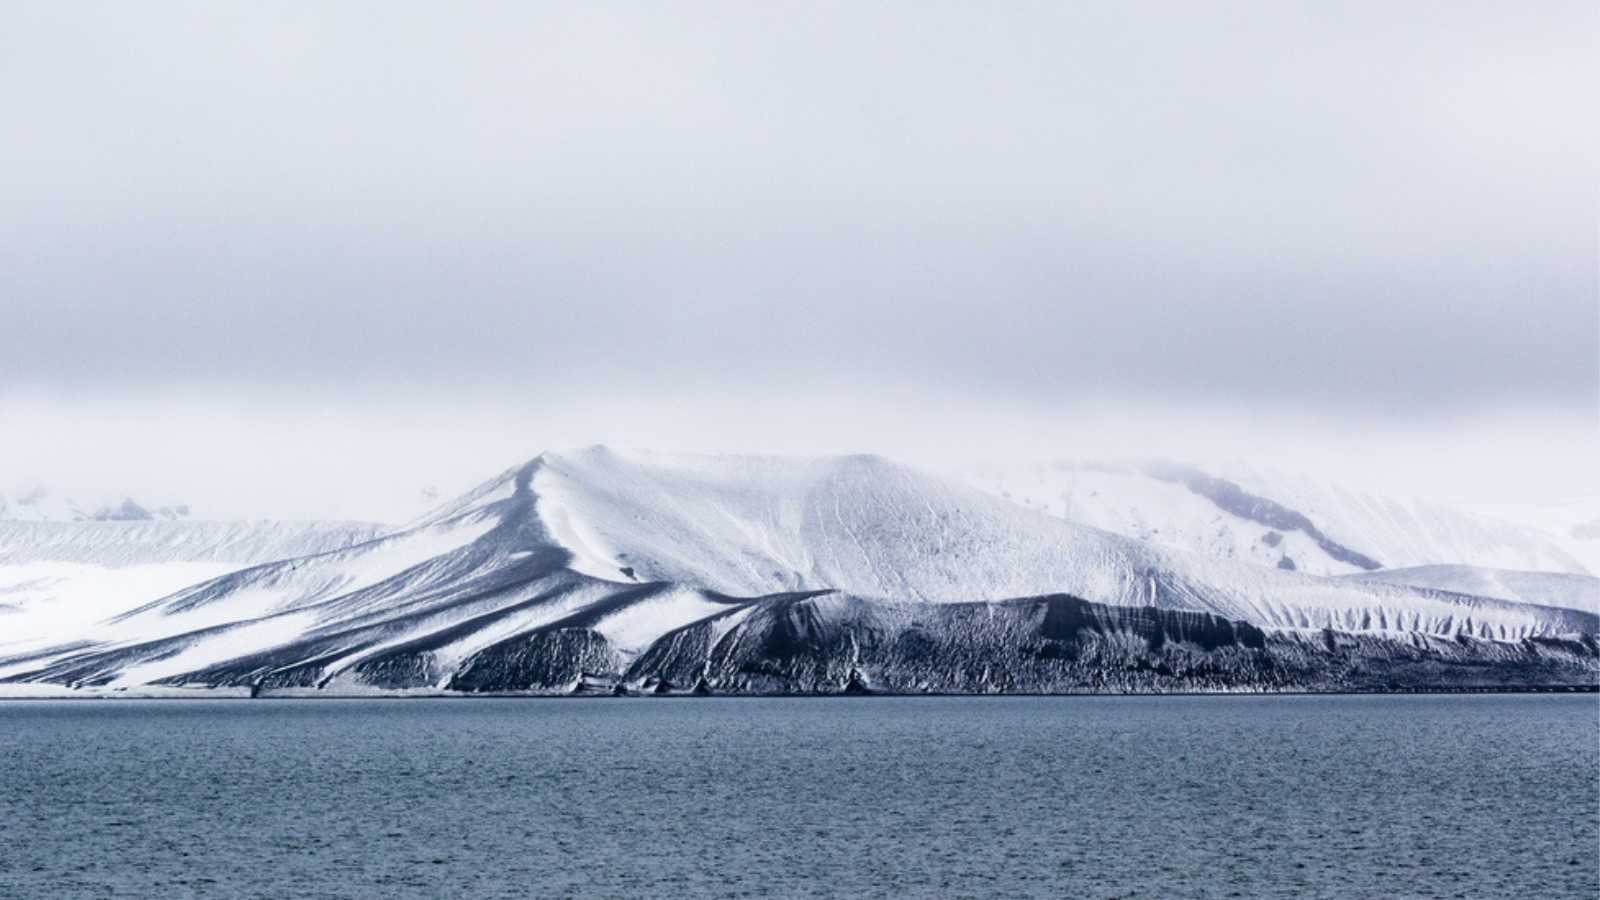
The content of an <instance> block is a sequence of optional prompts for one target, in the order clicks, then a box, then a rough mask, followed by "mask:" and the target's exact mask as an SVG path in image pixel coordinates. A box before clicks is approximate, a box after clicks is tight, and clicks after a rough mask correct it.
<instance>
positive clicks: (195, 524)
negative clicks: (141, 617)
mask: <svg viewBox="0 0 1600 900" xmlns="http://www.w3.org/2000/svg"><path fill="white" fill-rule="evenodd" d="M388 530H389V528H388V526H382V525H375V524H371V523H365V522H203V521H194V520H178V521H171V520H163V519H125V520H117V519H81V520H44V521H40V520H34V521H5V520H0V645H4V644H7V643H12V642H15V641H19V640H24V639H33V638H39V637H44V636H48V635H52V634H54V635H61V634H72V633H75V632H76V631H77V630H78V629H81V628H82V627H84V626H85V625H86V624H87V623H90V622H93V621H96V620H98V619H101V618H104V617H106V616H109V615H113V614H115V613H119V612H123V611H125V610H128V609H131V608H132V607H134V606H137V605H138V604H140V603H144V602H147V601H149V600H153V599H155V598H157V597H162V596H165V595H167V594H170V593H172V592H173V591H176V590H179V589H181V588H184V587H187V586H188V585H192V584H195V583H197V582H201V581H204V580H206V579H209V578H215V577H216V576H218V575H222V574H225V573H227V572H232V571H234V570H236V569H239V568H240V567H243V566H249V565H254V564H257V563H262V562H268V561H271V560H275V559H285V558H289V557H298V556H306V555H311V554H316V553H322V552H326V551H328V550H333V549H337V548H340V547H348V546H351V545H353V544H359V543H361V542H363V541H368V540H371V539H373V538H375V537H377V536H379V535H380V534H383V533H384V532H386V531H388Z"/></svg>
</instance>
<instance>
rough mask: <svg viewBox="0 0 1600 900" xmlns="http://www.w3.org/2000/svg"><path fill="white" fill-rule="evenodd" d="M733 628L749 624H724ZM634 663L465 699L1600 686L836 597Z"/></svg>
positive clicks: (1043, 611) (1165, 623)
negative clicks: (588, 683)
mask: <svg viewBox="0 0 1600 900" xmlns="http://www.w3.org/2000/svg"><path fill="white" fill-rule="evenodd" d="M733 617H737V618H738V619H739V621H738V622H737V623H736V624H732V625H731V626H730V625H729V624H728V622H726V621H724V620H726V619H729V618H733ZM621 662H622V657H621V656H620V655H618V654H616V653H615V652H614V651H613V650H612V649H611V648H610V647H609V646H608V645H607V644H606V642H605V641H604V639H603V638H601V637H600V636H598V635H596V634H593V633H592V632H587V631H582V630H573V629H565V630H557V631H552V632H549V633H546V634H543V635H538V636H531V637H528V638H517V639H515V640H512V641H507V642H505V643H503V644H501V645H496V646H494V647H490V648H487V649H485V650H484V651H482V652H481V653H480V654H479V655H478V656H476V657H474V658H473V659H472V660H469V661H468V663H467V664H466V665H465V666H464V667H463V670H462V673H461V674H460V675H458V676H457V677H456V678H455V679H453V680H452V681H451V683H450V686H451V687H452V688H454V689H458V690H468V691H527V690H533V691H548V692H557V691H563V690H566V689H567V687H568V686H569V685H571V684H572V683H573V682H574V680H575V679H578V678H580V677H582V676H584V675H590V676H595V677H606V676H609V677H613V678H615V679H617V680H618V681H620V682H621V683H624V684H629V685H635V686H637V687H638V689H640V690H642V691H647V692H654V693H662V692H667V691H668V690H669V689H667V688H662V687H661V686H662V685H673V684H678V685H690V684H693V685H695V688H694V690H695V692H699V693H705V692H716V693H763V694H765V693H788V694H793V693H868V692H886V693H922V692H950V693H994V692H1026V693H1062V692H1079V691H1196V690H1208V691H1218V690H1224V691H1225V690H1390V689H1405V688H1414V687H1426V688H1471V687H1485V688H1492V687H1497V686H1504V685H1512V684H1524V685H1565V684H1572V685H1585V684H1593V683H1594V682H1595V680H1596V677H1597V673H1600V648H1597V646H1596V644H1595V642H1594V641H1593V640H1592V639H1580V640H1571V641H1562V640H1556V639H1549V640H1542V641H1541V640H1529V641H1524V642H1522V643H1520V644H1512V645H1508V644H1501V643H1496V642H1490V641H1479V640H1475V639H1472V638H1460V639H1456V640H1442V639H1424V638H1420V637H1418V638H1416V639H1413V640H1411V641H1398V640H1388V639H1381V638H1375V637H1368V636H1354V635H1349V634H1344V633H1339V632H1332V631H1322V632H1318V633H1315V634H1312V635H1309V636H1304V635H1289V636H1286V635H1275V634H1268V633H1266V632H1264V631H1262V630H1261V629H1259V628H1256V627H1255V626H1252V625H1249V624H1247V623H1243V622H1232V621H1228V620H1226V619H1223V618H1220V617H1217V616H1213V615H1209V614H1206V613H1191V612H1181V611H1172V610H1161V609H1156V608H1154V607H1111V606H1104V605H1100V604H1094V603H1088V602H1086V601H1083V600H1079V599H1077V598H1074V597H1069V596H1065V595H1056V596H1049V597H1039V598H1029V599H1023V600H1014V601H1006V602H1002V603H962V604H945V605H937V606H934V605H928V604H910V603H907V604H893V603H878V602H872V601H868V600H863V599H860V598H857V597H850V596H844V595H836V594H830V595H821V596H818V595H794V596H786V597H778V598H771V599H767V600H764V601H761V602H760V603H759V604H757V605H756V607H755V608H753V609H741V610H740V611H738V612H735V613H729V614H727V615H725V616H722V617H717V618H714V619H711V620H707V621H704V622H699V623H695V624H693V625H690V626H688V627H685V628H682V629H679V630H678V631H676V632H674V633H672V634H669V635H666V636H664V637H663V638H662V639H661V640H659V641H657V642H656V643H655V644H654V645H653V646H651V647H650V648H649V649H648V650H647V651H646V652H644V653H643V654H641V655H639V656H638V657H637V658H635V659H634V660H633V661H632V663H631V664H629V665H627V666H626V667H625V668H624V667H622V666H621V665H620V663H621ZM608 665H609V666H610V668H607V666H608Z"/></svg>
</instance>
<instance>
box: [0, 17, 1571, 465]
mask: <svg viewBox="0 0 1600 900" xmlns="http://www.w3.org/2000/svg"><path fill="white" fill-rule="evenodd" d="M6 20H7V21H6V27H5V28H3V29H0V107H3V108H5V109H6V110H7V115H6V116H5V117H4V119H3V121H0V197H4V198H5V200H4V203H0V309H3V313H4V314H3V318H0V321H3V323H4V327H3V329H0V387H3V388H7V389H12V390H35V389H37V390H42V391H45V392H46V393H47V394H48V395H49V396H54V397H57V398H58V399H57V400H56V401H55V402H56V403H57V407H56V409H57V411H58V412H60V413H61V414H63V415H70V414H71V411H72V410H74V409H81V410H83V413H82V414H83V415H88V414H89V410H90V409H91V408H94V409H101V408H103V407H104V406H105V405H106V403H107V402H109V400H108V399H105V398H110V397H111V396H113V395H115V396H117V397H126V398H133V399H130V400H128V402H131V403H133V404H135V406H139V405H141V404H145V405H148V406H149V407H150V408H151V409H152V410H155V409H157V408H162V409H169V408H170V406H171V404H172V403H175V402H179V401H177V400H175V399H174V398H177V397H180V396H181V397H192V396H197V395H199V394H204V395H205V396H210V397H218V396H224V397H225V396H235V397H240V398H244V397H265V396H271V397H275V398H277V397H285V396H289V397H292V396H294V395H295V394H296V392H305V393H308V394H309V393H312V392H314V393H315V395H316V396H317V397H318V399H319V402H325V403H328V404H333V405H335V406H337V405H340V404H342V405H343V406H344V407H345V408H350V409H355V408H358V407H359V406H360V405H361V403H362V402H363V401H362V397H363V395H364V392H370V391H373V390H378V389H386V390H389V391H391V392H394V391H402V390H404V389H405V386H418V387H419V388H426V390H419V392H417V393H416V394H415V395H414V396H415V397H416V398H417V399H416V402H418V403H421V402H424V400H423V398H424V397H426V398H430V399H428V400H427V402H435V403H443V404H447V405H448V404H449V403H450V402H451V401H450V400H449V399H440V398H449V397H451V396H456V397H459V396H461V395H462V394H470V395H473V396H475V397H477V398H478V399H479V400H480V401H481V402H485V403H487V402H490V401H489V400H488V398H507V399H505V402H504V405H503V406H499V407H496V409H495V412H493V413H490V414H486V415H491V416H497V417H500V418H512V419H515V418H516V417H519V416H520V417H523V418H524V419H527V420H529V422H530V424H529V426H528V427H529V429H530V431H531V432H532V433H537V432H538V428H537V427H536V426H537V419H538V418H539V417H540V416H541V415H544V416H553V415H556V413H555V412H554V411H555V410H558V409H566V408H569V407H572V406H575V405H578V404H579V401H577V400H574V399H572V398H573V397H576V396H579V395H582V396H593V395H606V394H608V393H610V394H615V393H622V394H626V395H627V396H629V397H630V398H632V399H633V400H635V401H636V402H637V404H638V406H639V407H640V408H658V407H660V406H662V405H663V404H670V403H672V402H673V398H674V397H677V396H682V395H683V394H684V393H685V392H695V391H702V390H704V389H705V388H706V386H707V385H708V384H709V385H716V384H718V383H722V384H728V385H737V386H738V387H739V389H740V390H741V391H747V392H750V393H751V394H752V395H757V396H759V395H762V394H763V393H764V394H765V395H766V396H767V397H768V398H770V403H772V404H775V405H778V406H780V407H781V406H782V405H783V404H786V403H788V404H795V405H797V406H800V405H810V406H819V405H821V404H823V403H825V398H826V397H831V396H834V395H833V394H832V393H829V392H826V391H816V390H814V389H813V388H812V387H809V386H814V385H817V384H827V385H831V386H835V387H837V386H839V385H846V386H852V387H853V389H854V390H856V391H859V392H862V393H866V394H869V395H874V394H882V393H886V392H900V393H896V394H895V396H914V397H921V398H924V399H925V401H926V402H927V403H928V407H927V408H926V410H925V413H926V414H925V415H924V416H923V418H931V417H939V416H947V415H950V414H951V413H952V411H953V410H955V409H957V408H958V407H957V406H954V405H944V406H941V405H940V403H939V401H938V399H937V398H939V397H941V396H949V395H956V394H959V395H960V396H961V397H963V398H968V399H970V400H971V402H970V403H964V404H963V405H961V406H960V407H959V408H960V409H963V410H980V409H983V408H984V407H985V405H986V403H994V402H1001V401H1004V402H1006V403H1008V404H1014V405H1016V406H1017V407H1018V408H1025V409H1027V410H1030V411H1031V412H1030V413H1029V414H1030V415H1035V416H1038V417H1042V418H1043V419H1046V420H1048V419H1049V418H1050V417H1051V415H1052V410H1055V411H1058V412H1057V413H1056V414H1060V415H1064V414H1065V412H1064V411H1065V410H1067V409H1073V408H1078V407H1079V406H1081V405H1082V403H1084V402H1087V401H1092V402H1095V403H1101V404H1104V403H1105V402H1108V401H1107V398H1113V399H1115V400H1118V401H1121V400H1127V401H1128V402H1129V406H1128V408H1129V409H1130V410H1131V409H1134V408H1135V407H1137V408H1140V409H1148V408H1151V407H1155V406H1163V407H1168V408H1178V409H1182V408H1185V407H1195V408H1199V407H1204V408H1206V409H1219V410H1225V411H1228V412H1230V414H1232V415H1233V416H1234V417H1236V418H1237V419H1239V420H1241V421H1242V420H1247V419H1250V418H1252V417H1258V418H1271V417H1275V416H1284V415H1292V416H1298V417H1312V418H1316V417H1321V418H1322V420H1323V421H1325V422H1327V423H1328V426H1329V428H1335V429H1336V428H1337V425H1336V423H1340V422H1342V423H1346V426H1347V427H1354V428H1363V427H1369V426H1371V424H1372V423H1374V422H1378V421H1384V422H1391V423H1393V422H1402V423H1406V424H1407V426H1408V427H1409V426H1415V425H1418V424H1419V423H1420V424H1422V425H1427V424H1428V423H1430V422H1433V423H1437V424H1439V426H1440V427H1441V428H1443V427H1445V426H1446V425H1449V424H1450V423H1453V422H1458V421H1460V420H1462V419H1463V418H1464V417H1465V418H1473V417H1477V418H1478V419H1481V418H1482V417H1484V416H1490V415H1497V414H1499V413H1500V412H1501V411H1504V410H1507V409H1511V410H1517V409H1522V410H1531V411H1536V412H1540V413H1548V414H1550V415H1553V416H1557V417H1561V418H1562V421H1570V420H1574V419H1576V420H1579V421H1584V420H1587V419H1592V416H1593V414H1594V410H1595V409H1596V407H1597V405H1600V371H1597V366H1600V362H1597V361H1600V304H1597V302H1596V296H1597V284H1596V251H1595V246H1594V234H1595V231H1596V206H1595V194H1594V184H1595V180H1594V179H1595V175H1596V171H1595V163H1594V159H1595V154H1594V150H1595V147H1596V141H1595V136H1596V135H1595V128H1596V126H1595V120H1594V117H1593V116H1592V115H1589V114H1587V108H1588V106H1589V105H1590V102H1591V101H1592V97H1589V96H1588V95H1589V94H1590V93H1591V92H1590V90H1589V89H1588V85H1591V84H1593V83H1594V81H1595V80H1596V75H1600V73H1597V72H1596V71H1595V69H1596V64H1595V62H1594V59H1595V56H1594V54H1593V52H1592V51H1593V44H1594V35H1595V33H1596V27H1597V25H1600V13H1597V12H1596V9H1595V7H1594V5H1593V4H1588V3H1572V4H1563V3H1545V4H1537V5H1534V6H1532V7H1515V6H1511V5H1506V4H1472V3H1462V4H1449V5H1443V6H1426V5H1408V6H1401V7H1396V6H1394V5H1392V4H1378V3H1370V4H1366V3H1358V4H1341V5H1340V6H1339V7H1337V8H1334V7H1330V6H1327V5H1326V4H1309V3H1308V4H1298V3H1227V4H1207V5H1204V6H1197V5H1193V4H1182V3H1142V4H1070V5H1064V4H1013V5H1009V6H1007V7H1005V8H1004V9H1003V10H992V9H990V10H985V9H979V8H977V7H974V6H972V5H969V4H948V5H946V4H924V3H880V4H872V5H862V4H762V5H748V4H734V3H726V4H724V3H705V4H693V5H682V4H674V5H670V6H668V5H656V6H641V5H634V4H582V5H578V4H572V5H562V6H552V5H529V4H516V3H504V4H502V3H475V4H467V5H465V6H461V7H456V8H453V9H452V10H449V11H446V10H443V9H441V8H440V7H438V6H434V5H428V4H418V5H412V4H395V3H381V4H339V5H336V6H313V5H293V4H250V5H247V4H212V3H207V4H180V3H174V4H162V5H159V6H142V7H137V6H130V5H126V4H104V5H85V4H73V5H70V6H61V5H59V4H33V3H18V4H12V5H11V6H9V7H8V8H7V12H6ZM907 385H910V386H914V389H913V390H909V393H907V389H906V386H907ZM374 386H379V387H377V388H375V387H374ZM384 386H387V387H386V388H385V387H384ZM50 392H56V393H50ZM563 396H564V397H566V399H564V400H562V399H553V398H560V397H563ZM95 398H102V399H95ZM140 398H142V399H140ZM802 398H804V402H802ZM102 400H104V401H105V402H102ZM185 402H186V401H185ZM493 402H495V403H498V402H500V401H499V400H495V401H493ZM73 404H80V405H78V406H74V405H73ZM251 405H258V404H252V403H250V402H245V401H241V406H242V408H245V409H248V408H249V407H250V406H251ZM20 408H21V407H19V406H18V405H17V404H15V403H13V404H11V405H10V406H8V407H6V409H9V410H12V415H13V416H14V417H13V418H12V419H11V424H12V425H13V426H16V425H18V424H20V423H21V421H22V419H21V418H20V413H16V412H15V411H16V410H18V409H20ZM201 409H202V408H201V407H198V406H197V407H194V410H193V411H194V414H195V415H201V412H200V410H201ZM205 409H211V407H205ZM4 411H5V410H0V412H4ZM1131 414H1132V413H1130V415H1131ZM972 415H975V414H972ZM419 418H421V419H427V418H428V417H427V416H421V417H419ZM974 424H975V425H976V424H977V420H976V419H975V420H974ZM1060 424H1061V423H1059V422H1058V423H1053V425H1052V427H1054V425H1060ZM762 427H765V428H768V429H771V430H773V431H774V432H781V431H782V429H783V427H784V426H783V424H782V423H781V422H777V421H774V422H771V423H768V424H766V425H764V426H762ZM19 430H20V429H18V428H16V427H12V428H8V429H7V431H9V432H12V433H16V432H17V431H19ZM571 430H574V429H565V430H563V432H562V433H563V436H565V434H566V431H571ZM861 433H862V434H863V435H864V434H865V433H866V432H865V431H862V432H861ZM645 434H646V436H648V434H649V432H645ZM845 437H848V436H843V437H841V438H840V440H839V442H840V443H849V441H847V440H845V439H844V438H845ZM305 439H306V440H309V441H314V440H315V434H314V433H313V432H310V431H308V432H306V434H305ZM22 440H24V441H34V442H37V443H38V444H39V445H40V446H41V447H42V446H45V445H47V444H49V443H50V442H57V443H59V441H60V438H59V437H57V436H54V435H39V434H32V435H29V436H26V437H24V438H23V439H22ZM765 441H766V442H767V443H774V444H781V443H782V440H780V439H779V438H777V437H772V436H768V437H767V438H765ZM799 443H804V442H803V441H802V442H799ZM863 449H874V448H872V447H865V448H863ZM37 455H39V456H43V455H45V454H43V453H40V454H37ZM495 462H496V463H498V461H495Z"/></svg>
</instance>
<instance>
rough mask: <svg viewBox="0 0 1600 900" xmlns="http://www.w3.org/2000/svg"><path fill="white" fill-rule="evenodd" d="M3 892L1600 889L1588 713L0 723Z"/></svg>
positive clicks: (1353, 708)
mask: <svg viewBox="0 0 1600 900" xmlns="http://www.w3.org/2000/svg"><path fill="white" fill-rule="evenodd" d="M0 829H3V832H0V896H3V897H6V898H11V897H20V898H54V897H93V898H105V897H139V898H147V897H148V898H168V897H226V898H235V897H261V898H275V900H282V898H312V897H319V898H320V897H327V898H392V897H401V898H410V897H417V898H439V897H472V898H488V897H561V896H571V897H896V898H905V897H929V898H935V897H937V898H946V897H1006V898H1013V897H1050V898H1058V897H1123V898H1128V897H1151V898H1172V897H1296V898H1299V897H1337V898H1367V897H1472V898H1479V897H1540V898H1561V897H1572V898H1583V900H1594V898H1595V897H1596V896H1600V700H1597V698H1596V697H1595V696H1594V695H1587V696H1324V697H1137V698H1104V697H1076V698H1065V697H1064V698H1026V697H1016V698H1005V697H981V698H943V697H917V698H885V697H866V698H816V699H735V698H705V699H690V698H681V699H657V698H648V699H647V698H632V699H626V698H603V699H570V700H514V699H499V700H487V699H486V700H476V699H474V700H469V699H450V700H282V701H271V700H268V701H242V700H232V701H208V700H174V701H138V700H129V701H65V702H47V701H16V702H7V703H0Z"/></svg>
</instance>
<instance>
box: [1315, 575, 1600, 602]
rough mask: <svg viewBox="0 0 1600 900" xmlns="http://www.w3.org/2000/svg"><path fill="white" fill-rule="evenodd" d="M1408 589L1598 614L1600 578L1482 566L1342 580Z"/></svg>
mask: <svg viewBox="0 0 1600 900" xmlns="http://www.w3.org/2000/svg"><path fill="white" fill-rule="evenodd" d="M1345 577H1347V578H1350V579H1353V580H1359V581H1381V582H1385V583H1387V584H1403V585H1409V586H1411V587H1420V588H1429V589H1432V590H1440V591H1450V592H1452V593H1456V594H1472V595H1475V596H1478V597H1493V598H1496V599H1499V600H1511V601H1514V602H1516V603H1535V604H1542V605H1544V606H1559V607H1562V608H1564V609H1580V610H1584V611H1586V612H1600V578H1596V577H1595V576H1593V575H1571V574H1566V573H1561V572H1519V571H1515V570H1512V569H1489V568H1484V567H1482V566H1416V567H1413V568H1409V569H1380V570H1379V571H1376V572H1366V573H1362V574H1359V575H1349V576H1345Z"/></svg>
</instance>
